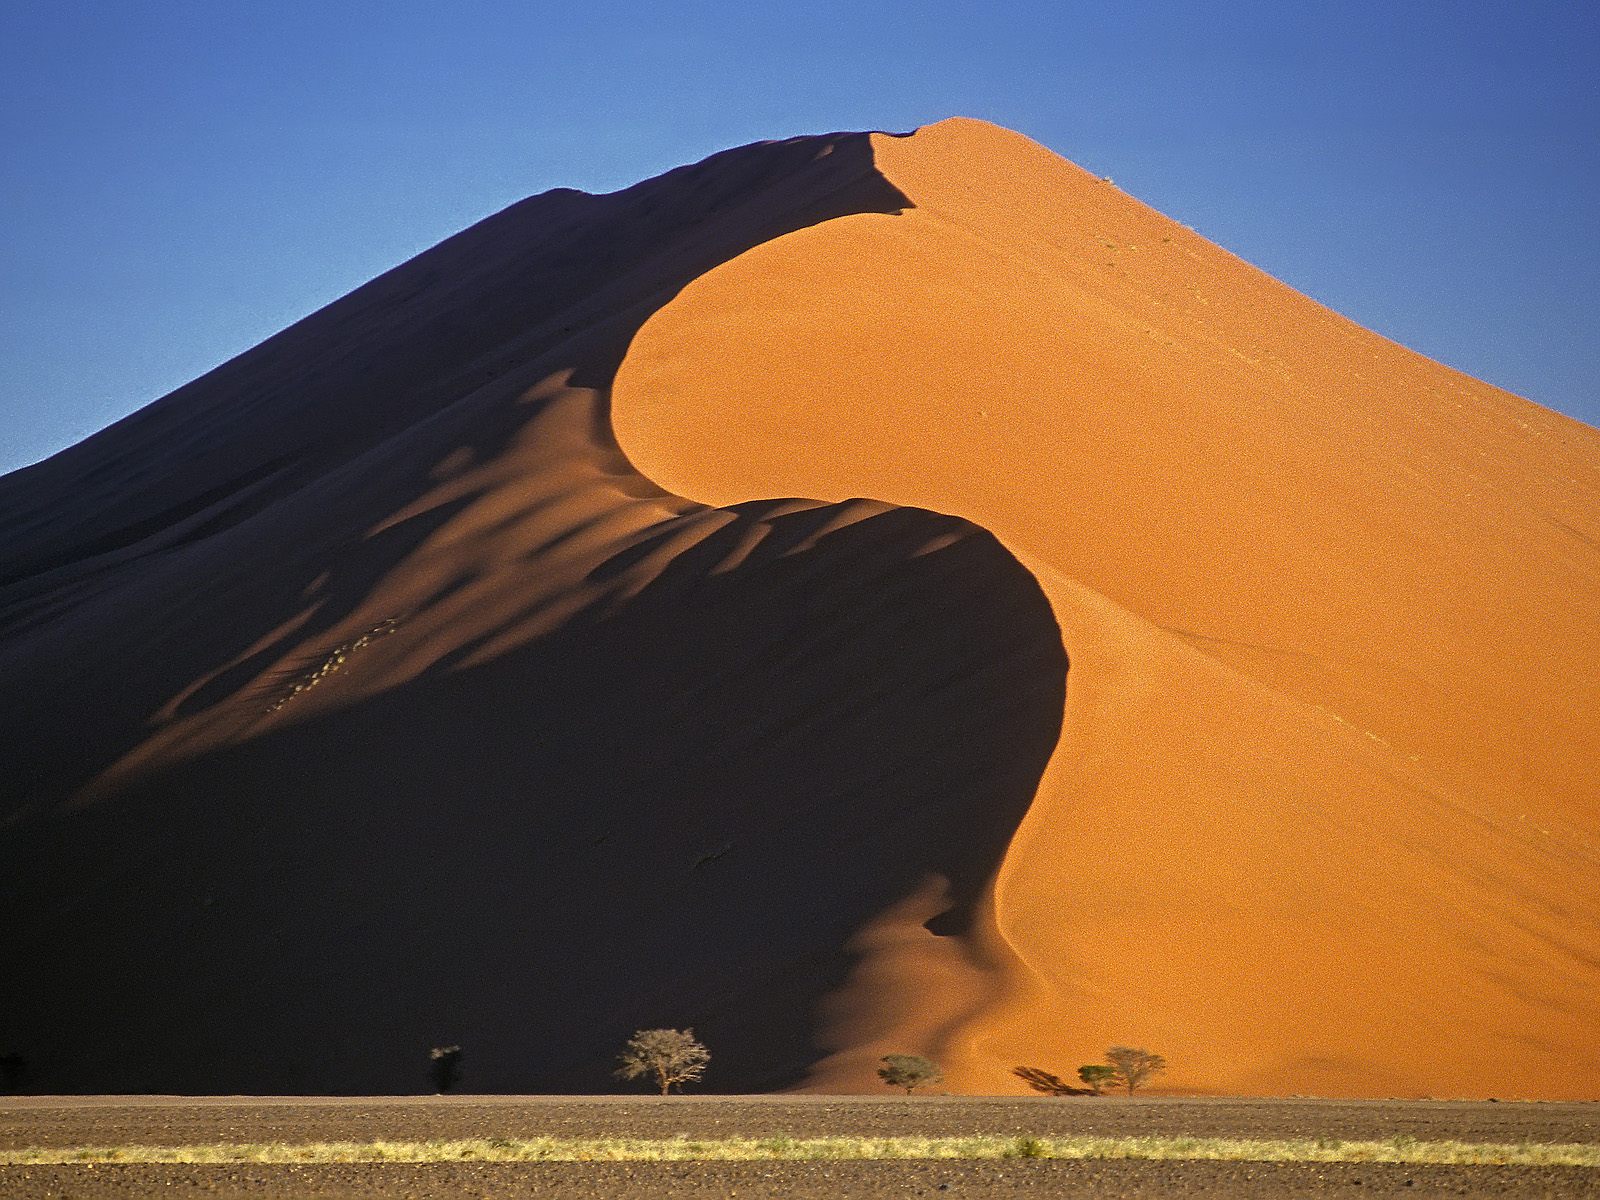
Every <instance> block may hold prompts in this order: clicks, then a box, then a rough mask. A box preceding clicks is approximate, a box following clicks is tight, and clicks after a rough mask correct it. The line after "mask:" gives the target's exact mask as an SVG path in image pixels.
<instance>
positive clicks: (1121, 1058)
mask: <svg viewBox="0 0 1600 1200" xmlns="http://www.w3.org/2000/svg"><path fill="white" fill-rule="evenodd" d="M1106 1061H1107V1062H1108V1063H1110V1064H1111V1069H1112V1070H1113V1071H1114V1072H1116V1074H1115V1076H1114V1081H1115V1082H1117V1083H1120V1084H1122V1085H1124V1086H1125V1087H1126V1088H1127V1089H1128V1095H1130V1096H1131V1095H1133V1090H1134V1089H1135V1088H1137V1087H1140V1086H1142V1085H1143V1084H1144V1081H1145V1080H1146V1079H1149V1078H1150V1076H1152V1075H1154V1074H1156V1073H1157V1072H1158V1071H1165V1070H1166V1069H1167V1060H1166V1059H1164V1058H1162V1057H1161V1055H1159V1054H1151V1053H1150V1051H1148V1050H1143V1049H1135V1048H1134V1047H1132V1046H1113V1047H1111V1049H1109V1050H1107V1051H1106Z"/></svg>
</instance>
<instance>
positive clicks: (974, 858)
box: [0, 121, 1600, 1098]
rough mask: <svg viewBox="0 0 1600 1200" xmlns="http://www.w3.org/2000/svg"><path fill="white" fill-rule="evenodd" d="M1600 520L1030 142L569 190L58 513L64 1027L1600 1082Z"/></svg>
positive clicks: (838, 138) (1411, 1086)
mask: <svg viewBox="0 0 1600 1200" xmlns="http://www.w3.org/2000/svg"><path fill="white" fill-rule="evenodd" d="M1467 252H1470V248H1463V253H1467ZM1597 496H1600V433H1597V432H1596V431H1595V430H1592V429H1589V428H1588V427H1586V426H1583V425H1580V424H1578V423H1576V422H1573V421H1570V420H1567V419H1566V418H1563V417H1560V416H1557V415H1556V414H1554V413H1551V412H1548V411H1547V410H1544V409H1541V408H1539V407H1537V406H1535V405H1532V404H1530V403H1528V402H1526V401H1523V400H1520V399H1518V398H1516V397H1513V396H1509V395H1507V394H1505V393H1503V392H1499V391H1496V390H1495V389H1493V388H1490V387H1488V386H1486V385H1483V384H1481V383H1478V382H1476V381H1474V380H1471V379H1468V378H1465V377H1463V376H1461V375H1459V374H1457V373H1455V372H1452V371H1450V370H1448V369H1446V368H1443V367H1441V366H1439V365H1438V364H1435V363H1432V362H1429V361H1427V360H1425V359H1422V358H1420V357H1418V356H1416V355H1414V354H1411V353H1410V352H1408V351H1405V350H1403V349H1402V348H1400V347H1397V346H1394V345H1393V344H1391V343H1388V342H1386V341H1384V340H1383V339H1381V338H1378V337H1376V336H1374V335H1372V334H1370V333H1367V332H1365V331H1363V330H1361V329H1359V328H1357V327H1355V326H1353V325H1351V324H1350V323H1349V322H1347V321H1344V320H1343V319H1342V318H1339V317H1338V316H1336V315H1334V314H1332V313H1330V312H1328V311H1326V310H1324V309H1322V308H1320V307H1318V306H1317V305H1315V304H1313V303H1312V302H1311V301H1309V300H1307V299H1306V298H1304V297H1302V296H1299V295H1298V294H1296V293H1294V292H1292V291H1290V290H1289V289H1287V288H1285V287H1283V286H1282V285H1280V284H1278V283H1276V282H1274V281H1273V280H1271V279H1270V278H1268V277H1266V276H1264V275H1262V274H1261V273H1260V272H1258V271H1255V270H1254V269H1253V268H1251V267H1249V266H1248V265H1246V264H1244V263H1241V262H1239V261H1238V260H1237V259H1235V258H1233V257H1231V256H1229V255H1228V254H1226V253H1225V252H1223V251H1221V250H1219V249H1217V248H1216V247H1214V246H1211V245H1210V244H1208V243H1206V242H1205V241H1204V240H1203V239H1201V238H1200V237H1198V236H1197V235H1195V234H1194V233H1192V232H1191V231H1189V230H1187V229H1184V228H1183V227H1182V226H1179V225H1177V224H1175V223H1173V222H1171V221H1169V220H1167V219H1166V218H1164V217H1162V216H1160V215H1159V214H1156V213H1154V212H1152V211H1150V210H1149V209H1147V208H1145V207H1143V206H1141V205H1139V204H1138V203H1137V202H1135V201H1133V200H1132V199H1131V198H1129V197H1127V196H1125V195H1123V194H1122V193H1120V192H1119V191H1117V190H1116V189H1115V188H1114V187H1112V186H1111V185H1110V184H1108V183H1105V182H1104V181H1101V180H1098V179H1095V178H1093V177H1091V176H1089V175H1087V174H1085V173H1084V172H1082V171H1080V170H1078V169H1077V168H1075V167H1073V166H1072V165H1070V164H1068V163H1066V162H1064V161H1063V160H1061V159H1059V158H1057V157H1056V156H1054V155H1052V154H1050V153H1049V152H1047V151H1045V150H1043V149H1042V148H1040V147H1038V146H1035V145H1034V144H1032V143H1030V142H1028V141H1027V140H1026V139H1023V138H1021V137H1019V136H1017V135H1015V134H1011V133H1008V132H1006V131H1003V130H999V129H996V128H994V127H992V126H987V125H983V124H981V123H977V122H971V121H952V122H945V123H941V124H939V125H936V126H932V127H929V128H926V129H924V130H921V131H919V132H918V133H916V134H915V135H912V136H909V137H889V136H884V135H864V134H845V135H832V136H827V137H818V138H802V139H793V140H791V141H788V142H778V143H766V144H761V145H757V146H752V147H745V148H742V149H739V150H734V151H729V152H727V153H725V154H722V155H718V156H715V157H713V158H712V159H709V160H707V161H706V162H704V163H700V164H696V165H695V166H693V167H686V168H683V169H681V170H679V171H675V172H671V173H669V174H667V175H665V176H662V177H660V178H659V179H656V180H652V181H649V182H647V183H644V184H640V185H638V186H637V187H635V188H631V189H628V190H626V191H624V192H619V193H615V194H613V195H609V196H588V195H585V194H583V193H577V192H567V191H558V192H552V193H547V194H545V195H543V196H539V197H535V198H533V199H531V200H528V201H524V202H523V203H521V204H519V205H515V206H513V207H512V208H510V209H508V210H506V211H505V212H503V213H500V214H497V215H496V216H494V217H491V218H489V219H488V220H486V221H484V222H482V223H480V224H479V225H477V226H475V227H473V228H472V229H470V230H468V231H466V232H464V233H462V234H460V235H458V236H457V237H455V238H453V239H450V240H449V241H447V242H445V243H442V244H441V245H440V246H439V247H436V248H435V249H433V250H431V251H428V252H427V253H425V254H423V255H421V256H419V257H418V258H417V259H415V260H413V261H412V262H410V263H407V264H405V265H403V266H401V267H399V268H397V269H396V270H395V271H393V272H390V273H389V274H387V275H385V276H383V277H381V278H380V279H378V280H375V281H373V283H371V284H369V285H367V286H366V287H364V288H362V289H359V290H358V291H356V292H354V293H352V294H351V295H350V296H348V297H346V298H344V299H343V300H341V301H338V302H337V303H335V304H334V305H331V306H329V307H328V308H327V309H324V310H323V311H321V312H319V313H316V314H314V315H312V316H311V317H308V318H307V319H306V320H305V321H302V322H300V323H299V324H297V325H295V326H293V327H291V328H290V329H288V330H286V331H284V333H282V334H280V335H278V336H277V337H275V338H273V339H270V340H269V341H268V342H266V343H263V345H262V346H260V347H257V348H256V349H255V350H252V351H250V352H248V353H247V354H245V355H242V356H240V358H238V359H235V360H233V361H232V362H230V363H227V364H224V365H223V366H221V367H219V368H218V369H217V370H215V371H213V372H211V373H210V374H208V375H206V376H204V377H202V378H201V379H199V380H196V381H195V382H194V383H192V384H189V385H187V386H186V387H184V388H182V389H179V391H177V392H175V393H173V394H172V395H170V396H168V397H165V398H163V399H162V400H160V401H157V402H156V403H155V404H153V405H151V406H149V407H148V408H146V409H144V410H142V411H141V412H139V413H136V414H134V415H133V416H131V417H129V418H127V419H126V420H124V421H121V422H119V423H118V424H116V425H114V426H112V427H111V428H110V429H108V430H106V431H104V432H102V433H101V434H98V435H96V436H95V437H93V438H90V439H89V440H87V441H86V442H84V443H82V444H80V445H79V446H76V447H73V448H72V449H70V450H68V451H65V452H63V453H62V454H60V455H57V456H56V457H55V458H52V459H50V460H48V461H46V462H44V463H42V464H39V465H37V466H35V467H31V468H27V469H24V470H22V471H19V472H16V473H13V474H12V475H10V476H7V477H5V478H4V479H0V704H3V705H4V708H5V711H6V712H7V713H8V714H10V718H9V720H8V725H7V729H6V732H5V735H4V741H3V743H0V906H3V908H4V911H6V912H7V913H8V914H14V918H13V919H8V921H7V922H6V923H5V926H4V928H3V929H0V952H3V953H4V955H5V961H7V962H8V963H10V964H14V965H15V966H16V968H17V969H14V970H11V971H8V972H7V973H6V976H5V978H4V980H3V982H0V1022H3V1024H0V1052H4V1053H9V1054H16V1055H19V1056H21V1060H22V1065H23V1078H22V1079H20V1080H19V1081H18V1084H17V1085H18V1086H20V1087H34V1088H38V1089H40V1090H60V1091H79V1090H81V1091H143V1090H157V1091H246V1090H248V1091H268V1090H272V1091H311V1092H317V1091H349V1092H367V1091H409V1090H415V1089H417V1088H418V1087H420V1086H424V1082H425V1071H426V1051H427V1048H428V1047H429V1046H431V1045H435V1044H440V1043H445V1042H459V1043H461V1044H463V1045H464V1046H466V1047H467V1058H466V1064H467V1071H468V1076H467V1078H468V1080H469V1086H473V1087H475V1088H478V1089H481V1090H507V1091H527V1090H542V1089H548V1090H579V1091H586V1090H597V1089H602V1088H605V1087H608V1086H610V1082H609V1079H608V1070H609V1065H610V1060H611V1056H612V1055H613V1054H614V1053H615V1049H616V1047H617V1046H618V1045H619V1044H620V1043H621V1041H622V1040H623V1038H625V1037H626V1036H627V1034H628V1033H629V1032H630V1031H631V1030H632V1029H634V1028H636V1027H639V1026H642V1025H651V1024H671V1025H678V1026H683V1025H693V1026H694V1027H695V1028H696V1029H697V1030H698V1031H699V1032H700V1033H701V1035H702V1036H703V1037H704V1038H705V1039H706V1040H707V1042H708V1043H709V1044H710V1045H712V1047H713V1051H714V1069H713V1072H712V1075H711V1077H710V1078H709V1080H708V1083H710V1085H711V1086H714V1087H718V1088H723V1089H727V1090H751V1089H762V1088H777V1087H794V1086H802V1087H810V1088H818V1089H835V1090H865V1089H871V1088H873V1087H875V1086H876V1084H875V1081H874V1079H873V1076H872V1067H873V1066H874V1064H875V1059H876V1057H877V1056H878V1055H880V1054H882V1053H885V1052H888V1051H922V1052H927V1053H930V1054H933V1055H934V1056H935V1057H937V1058H939V1059H940V1061H941V1062H943V1063H944V1064H945V1066H946V1070H947V1072H948V1073H949V1075H950V1078H951V1081H952V1083H953V1084H954V1085H955V1086H957V1087H959V1088H968V1089H974V1090H981V1091H995V1090H1002V1089H1006V1088H1015V1087H1019V1086H1020V1085H1019V1084H1017V1083H1016V1081H1015V1080H1013V1079H1012V1078H1011V1076H1010V1074H1009V1071H1010V1068H1011V1067H1012V1066H1014V1065H1017V1064H1019V1063H1022V1064H1028V1065H1035V1066H1040V1067H1044V1068H1047V1069H1050V1070H1055V1071H1058V1072H1062V1073H1068V1074H1070V1072H1071V1071H1072V1069H1073V1068H1074V1067H1075V1066H1076V1065H1077V1064H1078V1063H1080V1062H1085V1061H1090V1060H1092V1059H1094V1058H1096V1057H1098V1055H1099V1053H1100V1051H1101V1050H1102V1049H1103V1048H1104V1047H1105V1046H1106V1045H1108V1044H1110V1043H1112V1042H1131V1043H1134V1044H1140V1045H1147V1046H1149V1047H1151V1048H1152V1049H1156V1050H1158V1051H1160V1052H1162V1053H1164V1054H1165V1055H1166V1056H1167V1058H1168V1059H1169V1060H1170V1062H1171V1064H1172V1068H1171V1071H1170V1073H1169V1074H1168V1075H1167V1076H1166V1077H1165V1078H1164V1080H1163V1081H1162V1082H1163V1083H1164V1084H1166V1085H1168V1086H1170V1087H1172V1088H1174V1089H1179V1090H1193V1091H1235V1092H1263V1093H1273V1092H1276V1093H1290V1092H1316V1093H1333V1094H1343V1095H1352V1096H1363V1095H1367V1096H1370V1095H1438V1096H1487V1095H1498V1096H1504V1097H1517V1096H1528V1097H1548V1098H1562V1097H1566V1098H1583V1097H1592V1096H1594V1095H1595V1088H1596V1084H1595V1081H1596V1079H1600V888H1596V887H1595V886H1594V884H1595V879H1596V878H1597V868H1600V787H1597V786H1596V784H1597V781H1600V771H1597V769H1596V768H1597V759H1600V738H1597V737H1595V731H1596V730H1597V729H1600V689H1597V688H1595V687H1594V686H1593V680H1592V663H1593V662H1594V661H1595V660H1596V657H1597V652H1600V615H1597V614H1600V604H1597V603H1596V601H1597V600H1600V549H1597V546H1600V502H1597ZM1069 657H1070V677H1069V670H1068V661H1069Z"/></svg>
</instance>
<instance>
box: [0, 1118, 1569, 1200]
mask: <svg viewBox="0 0 1600 1200" xmlns="http://www.w3.org/2000/svg"><path fill="white" fill-rule="evenodd" d="M677 1134H683V1135H686V1136H688V1137H694V1138H702V1137H734V1136H756V1137H761V1136H776V1135H784V1134H787V1135H794V1136H822V1135H841V1136H889V1135H896V1134H927V1135H935V1134H1036V1135H1041V1136H1051V1135H1069V1134H1111V1135H1124V1136H1136V1135H1144V1134H1189V1135H1194V1136H1240V1137H1257V1138H1273V1137H1329V1138H1339V1139H1344V1140H1356V1139H1386V1138H1393V1137H1396V1136H1400V1135H1409V1136H1411V1137H1414V1138H1417V1139H1419V1140H1430V1141H1431V1140H1446V1139H1460V1140H1466V1141H1482V1142H1490V1141H1493V1142H1600V1104H1562V1103H1537V1104H1535V1103H1498V1104H1497V1103H1477V1102H1455V1101H1384V1100H1376V1101H1344V1100H1256V1099H1212V1098H1206V1099H1170V1098H1159V1097H1158V1098H1150V1099H1144V1098H1138V1099H1134V1100H1128V1099H1124V1098H1111V1097H1108V1098H1105V1099H1099V1100H1085V1099H1049V1098H1043V1097H1041V1098H1037V1099H1034V1098H1024V1099H1017V1098H992V1097H965V1096H949V1097H945V1096H930V1097H919V1098H916V1099H912V1100H904V1099H896V1098H861V1097H826V1096H804V1097H796V1096H763V1097H720V1096H691V1097H673V1098H672V1099H669V1100H665V1101H663V1100H657V1099H635V1098H619V1097H582V1098H574V1097H521V1096H516V1097H511V1096H460V1097H448V1098H436V1097H360V1098H329V1099H322V1098H300V1097H293V1098H282V1099H261V1098H254V1097H249V1098H205V1099H193V1098H184V1097H38V1098H29V1097H22V1098H9V1099H0V1149H14V1148H19V1147H27V1146H88V1145H100V1146H105V1145H124V1146H127V1145H147V1146H159V1145H191V1144H198V1143H205V1142H213V1143H215V1142H236V1141H281V1142H312V1141H330V1140H358V1141H359V1140H369V1139H376V1138H387V1139H417V1140H421V1139H433V1138H465V1137H536V1136H564V1137H604V1136H630V1137H673V1136H674V1135H677ZM1023 1188H1028V1189H1030V1190H1032V1191H1033V1192H1035V1193H1043V1194H1058V1195H1070V1194H1077V1193H1080V1192H1081V1193H1082V1194H1085V1195H1088V1194H1091V1193H1092V1194H1094V1195H1096V1196H1102V1197H1125V1196H1157V1195H1161V1196H1183V1195H1196V1194H1224V1195H1230V1196H1295V1195H1312V1194H1315V1195H1319V1196H1322V1195H1347V1196H1358V1195H1359V1196H1367V1195H1374V1194H1376V1195H1384V1194H1395V1195H1405V1196H1461V1195H1467V1196H1589V1195H1595V1196H1600V1171H1596V1170H1594V1169H1592V1168H1582V1167H1516V1168H1511V1167H1486V1166H1417V1165H1402V1164H1373V1163H1350V1164H1293V1163H1276V1164H1272V1163H1234V1162H1140V1161H1085V1162H1076V1161H1030V1160H1006V1161H974V1162H954V1161H896V1162H838V1161H834V1162H716V1163H695V1162H664V1163H585V1164H577V1163H440V1164H394V1163H386V1164H360V1165H350V1164H330V1165H315V1166H306V1165H281V1166H278V1165H215V1166H212V1165H205V1166H188V1165H129V1164H94V1165H89V1164H84V1165H75V1166H30V1167H20V1166H10V1167H0V1195H4V1196H6V1197H8V1198H14V1200H21V1198H23V1197H45V1196H53V1197H66V1196H72V1197H80V1196H85V1197H87V1196H94V1197H99V1196H141V1195H151V1194H160V1195H163V1196H241V1197H242V1196H316V1197H333V1196H339V1197H402V1196H418V1197H420V1196H436V1195H463V1196H484V1197H501V1196H557V1195H559V1196H573V1197H587V1196H596V1197H601V1196H604V1197H613V1196H618V1195H624V1196H630V1197H632V1196H667V1195H705V1196H713V1195H717V1196H722V1195H730V1196H731V1195H744V1196H918V1195H927V1196H938V1195H951V1196H969V1197H988V1196H1009V1195H1014V1194H1017V1193H1018V1192H1020V1191H1021V1189H1023Z"/></svg>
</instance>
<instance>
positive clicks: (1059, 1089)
mask: <svg viewBox="0 0 1600 1200" xmlns="http://www.w3.org/2000/svg"><path fill="white" fill-rule="evenodd" d="M1109 1069H1110V1068H1109V1067H1108V1068H1107V1070H1109ZM1011 1073H1012V1074H1013V1075H1015V1076H1016V1077H1017V1078H1018V1079H1020V1080H1022V1082H1023V1083H1025V1084H1027V1085H1028V1086H1029V1087H1031V1088H1032V1089H1033V1090H1034V1091H1036V1092H1043V1093H1044V1094H1045V1095H1046V1096H1081V1095H1083V1094H1084V1089H1083V1088H1076V1087H1073V1086H1072V1085H1071V1084H1070V1083H1068V1082H1067V1081H1066V1080H1065V1079H1063V1078H1061V1076H1059V1075H1052V1074H1051V1073H1050V1072H1049V1071H1046V1070H1043V1069H1041V1068H1039V1067H1012V1068H1011Z"/></svg>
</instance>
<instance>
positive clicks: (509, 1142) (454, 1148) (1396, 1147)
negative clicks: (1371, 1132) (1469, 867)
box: [0, 1135, 1600, 1167]
mask: <svg viewBox="0 0 1600 1200" xmlns="http://www.w3.org/2000/svg"><path fill="white" fill-rule="evenodd" d="M995 1158H1061V1159H1145V1160H1169V1161H1170V1160H1201V1159H1209V1160H1220V1161H1228V1162H1313V1163H1336V1162H1342V1163H1416V1164H1440V1165H1458V1166H1568V1167H1600V1144H1595V1143H1570V1142H1568V1143H1547V1142H1520V1143H1515V1144H1513V1143H1495V1142H1460V1141H1438V1142H1428V1141H1415V1140H1412V1141H1407V1142H1404V1143H1402V1141H1401V1139H1391V1140H1389V1141H1381V1142H1380V1141H1348V1142H1347V1141H1336V1140H1330V1139H1326V1138H1323V1139H1316V1140H1313V1139H1310V1138H1292V1139H1290V1138H1274V1139H1256V1138H1205V1137H1159V1136H1157V1137H1061V1138H1041V1137H1026V1136H1023V1137H1016V1136H1012V1137H999V1136H992V1135H991V1136H984V1137H883V1138H848V1137H825V1138H782V1137H769V1138H716V1139H705V1140H697V1139H690V1138H670V1139H664V1140H657V1139H644V1138H503V1137H502V1138H474V1139H470V1140H460V1141H443V1140H439V1141H415V1142H400V1141H374V1142H311V1143H306V1144H301V1145H286V1144H283V1143H274V1142H252V1143H239V1144H212V1145H201V1146H75V1147H74V1146H68V1147H44V1148H40V1147H32V1148H26V1149H0V1165H5V1166H40V1165H47V1164H54V1163H66V1164H70V1163H95V1162H117V1163H382V1162H459V1161H480V1162H669V1161H670V1162H683V1161H705V1162H711V1161H718V1162H749V1161H807V1160H818V1159H995Z"/></svg>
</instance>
